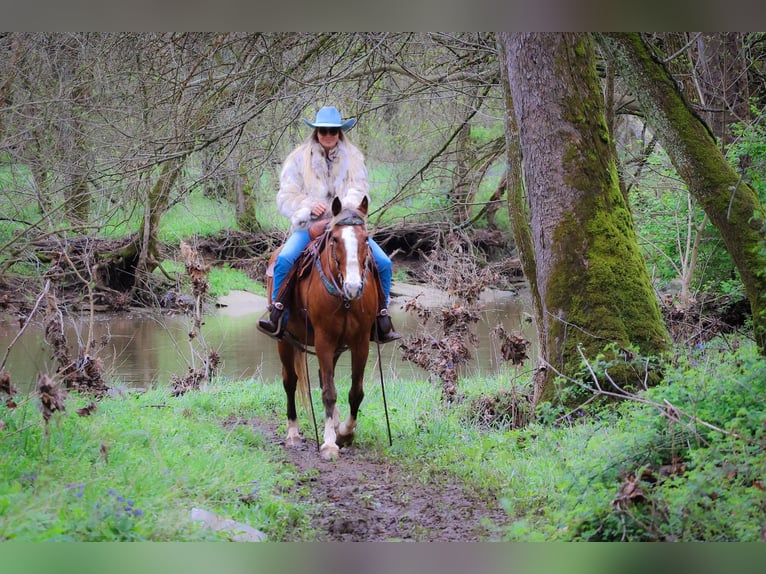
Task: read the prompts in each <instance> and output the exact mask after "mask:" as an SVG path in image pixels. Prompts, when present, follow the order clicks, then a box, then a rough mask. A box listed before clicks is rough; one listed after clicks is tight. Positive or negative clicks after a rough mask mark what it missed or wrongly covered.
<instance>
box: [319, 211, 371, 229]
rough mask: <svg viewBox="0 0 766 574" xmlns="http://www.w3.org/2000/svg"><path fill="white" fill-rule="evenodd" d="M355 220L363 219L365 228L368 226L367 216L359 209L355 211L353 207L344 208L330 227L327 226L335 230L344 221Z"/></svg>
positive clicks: (331, 222) (334, 218) (333, 219)
mask: <svg viewBox="0 0 766 574" xmlns="http://www.w3.org/2000/svg"><path fill="white" fill-rule="evenodd" d="M347 219H348V220H353V219H361V220H362V221H363V222H364V224H365V226H366V225H367V216H366V215H365V214H363V213H362V212H361V211H359V210H358V209H354V208H353V207H344V208H343V209H341V210H340V211H339V212H338V215H336V216H334V217H333V218H332V219H331V220H330V223H329V225H328V226H327V228H328V229H332V228H334V227H335V226H336V225H338V224H339V223H341V222H343V221H344V220H347Z"/></svg>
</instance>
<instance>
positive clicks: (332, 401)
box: [268, 197, 382, 460]
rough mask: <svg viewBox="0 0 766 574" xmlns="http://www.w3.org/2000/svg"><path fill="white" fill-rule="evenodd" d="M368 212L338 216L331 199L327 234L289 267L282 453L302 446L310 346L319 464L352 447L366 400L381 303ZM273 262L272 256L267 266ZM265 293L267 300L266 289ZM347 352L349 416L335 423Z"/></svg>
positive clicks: (363, 207)
mask: <svg viewBox="0 0 766 574" xmlns="http://www.w3.org/2000/svg"><path fill="white" fill-rule="evenodd" d="M367 208H368V202H367V198H366V197H365V198H364V199H363V200H362V202H361V203H360V205H359V206H358V207H357V208H356V209H350V208H345V209H344V208H342V206H341V201H340V200H339V199H338V198H337V197H336V198H335V199H334V200H333V203H332V217H331V219H330V220H329V223H327V224H326V230H325V231H324V232H323V233H322V234H321V235H320V236H319V237H317V238H316V239H314V240H313V241H312V242H311V243H310V244H309V246H308V247H307V249H306V251H305V252H304V254H303V256H302V257H301V258H300V259H299V260H298V261H297V262H296V264H295V271H294V272H295V273H296V276H295V279H294V280H293V281H290V282H291V283H293V284H294V286H293V288H292V289H291V294H290V295H288V299H287V303H286V306H287V309H288V310H289V312H288V318H287V323H286V325H285V335H284V336H283V337H282V338H281V339H280V340H279V341H278V342H277V348H278V352H279V359H280V361H281V363H282V384H283V386H284V389H285V393H286V395H287V438H286V441H285V446H286V447H287V448H295V447H298V446H300V445H301V444H302V440H303V439H302V438H301V433H300V427H299V424H298V416H297V412H296V408H295V396H296V390H297V391H298V393H299V396H300V399H301V401H302V403H303V404H304V405H309V404H310V402H309V401H310V400H311V399H310V396H309V381H308V373H307V366H306V358H307V357H306V353H307V352H308V347H314V352H315V354H316V356H317V360H318V362H319V384H320V388H321V390H322V404H323V406H324V415H325V419H324V435H323V443H322V445H321V446H320V447H319V454H320V456H321V458H322V459H324V460H334V459H336V458H338V456H339V455H340V447H342V446H346V445H350V444H351V443H352V442H353V440H354V433H355V430H356V424H357V413H358V412H359V405H360V404H361V403H362V399H363V398H364V390H363V386H364V370H365V366H366V365H367V357H368V354H369V350H370V334H371V332H372V328H373V324H374V323H375V318H376V315H377V310H378V308H379V305H380V300H381V296H382V292H381V290H382V288H381V286H380V282H379V281H377V280H375V277H374V276H375V271H374V269H373V267H374V260H373V257H372V253H371V252H370V247H369V244H368V242H367V239H368V232H367V224H366V218H367ZM275 258H276V253H275V254H274V256H272V261H273V260H274V259H275ZM286 283H287V281H286ZM268 291H269V293H268V297H269V300H271V283H269V284H268ZM346 350H349V351H350V352H351V389H350V390H349V393H348V404H349V416H348V418H347V419H346V420H345V421H343V422H342V423H341V422H340V415H339V411H338V407H337V391H336V388H335V367H336V364H337V361H338V358H339V357H340V355H341V354H342V353H343V352H344V351H346Z"/></svg>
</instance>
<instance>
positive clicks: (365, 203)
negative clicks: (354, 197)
mask: <svg viewBox="0 0 766 574" xmlns="http://www.w3.org/2000/svg"><path fill="white" fill-rule="evenodd" d="M368 205H369V202H368V201H367V196H366V195H365V196H364V197H363V198H362V203H360V204H359V211H361V212H362V215H367V207H368Z"/></svg>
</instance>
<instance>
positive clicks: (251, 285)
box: [154, 259, 266, 299]
mask: <svg viewBox="0 0 766 574" xmlns="http://www.w3.org/2000/svg"><path fill="white" fill-rule="evenodd" d="M162 268H163V269H164V270H165V271H166V272H167V273H168V274H169V275H171V276H175V277H176V278H177V281H178V284H179V285H180V286H181V287H182V288H183V289H184V290H185V291H191V284H190V281H189V277H188V276H187V275H186V270H185V268H184V264H183V263H180V262H178V261H173V260H170V259H166V260H164V261H163V262H162ZM160 274H161V272H160V270H159V269H156V270H155V271H154V275H155V276H156V277H160ZM207 279H208V283H209V288H208V295H209V296H210V297H211V298H213V299H215V298H218V297H221V296H222V295H226V294H228V293H230V292H231V291H235V290H236V291H248V292H250V293H255V294H256V295H264V296H265V295H266V287H265V286H264V285H263V283H261V282H259V281H255V280H254V279H251V278H250V277H249V276H248V275H247V273H245V272H244V271H242V270H241V269H232V268H231V267H230V266H229V265H228V264H224V265H223V266H221V267H213V268H211V269H210V272H209V273H208V275H207Z"/></svg>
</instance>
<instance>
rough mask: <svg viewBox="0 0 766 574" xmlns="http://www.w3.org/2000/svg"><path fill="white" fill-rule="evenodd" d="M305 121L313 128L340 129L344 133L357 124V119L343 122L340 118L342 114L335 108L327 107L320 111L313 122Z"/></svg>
mask: <svg viewBox="0 0 766 574" xmlns="http://www.w3.org/2000/svg"><path fill="white" fill-rule="evenodd" d="M303 121H304V122H305V123H306V125H307V126H311V127H312V128H340V129H341V130H343V131H344V132H347V131H348V130H350V129H351V128H353V127H354V125H355V124H356V119H355V118H351V119H349V120H346V121H343V118H341V117H340V112H339V111H338V110H337V109H336V108H334V107H333V106H325V107H323V108H322V109H321V110H319V111H318V112H317V117H316V120H314V121H313V122H310V121H308V120H307V119H305V118H303Z"/></svg>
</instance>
